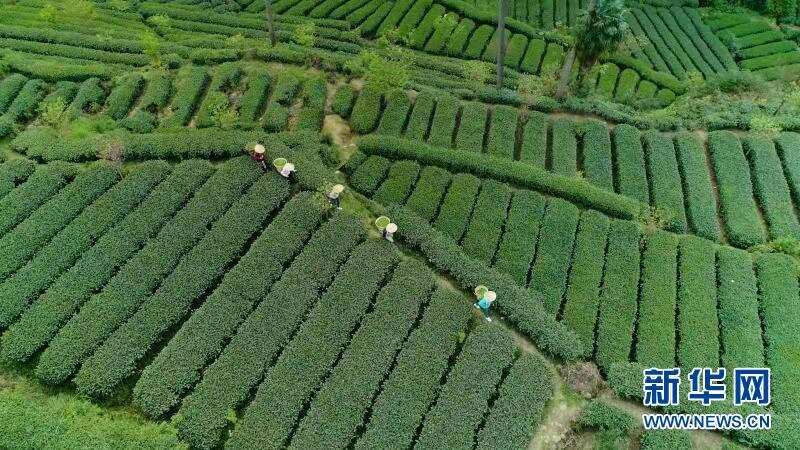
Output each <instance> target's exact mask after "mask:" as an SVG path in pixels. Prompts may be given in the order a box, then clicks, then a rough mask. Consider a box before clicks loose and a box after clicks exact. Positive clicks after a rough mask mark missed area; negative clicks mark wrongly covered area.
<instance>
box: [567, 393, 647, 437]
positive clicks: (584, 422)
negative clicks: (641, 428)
mask: <svg viewBox="0 0 800 450" xmlns="http://www.w3.org/2000/svg"><path fill="white" fill-rule="evenodd" d="M578 424H579V425H580V426H582V427H586V428H592V429H595V430H601V431H612V432H615V433H618V434H621V435H627V434H629V433H631V432H632V431H633V430H634V429H635V428H636V423H635V422H634V419H633V417H631V415H630V414H629V413H628V412H627V411H625V410H624V409H622V408H620V407H618V406H615V405H613V404H611V403H608V402H606V401H603V400H593V401H592V402H590V403H589V405H588V406H587V407H586V409H584V410H583V413H582V414H581V416H580V418H579V419H578Z"/></svg>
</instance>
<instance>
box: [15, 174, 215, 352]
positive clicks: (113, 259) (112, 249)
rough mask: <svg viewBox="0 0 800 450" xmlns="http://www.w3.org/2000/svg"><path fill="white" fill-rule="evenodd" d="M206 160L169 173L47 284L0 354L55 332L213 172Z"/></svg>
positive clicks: (28, 347) (31, 346) (38, 344)
mask: <svg viewBox="0 0 800 450" xmlns="http://www.w3.org/2000/svg"><path fill="white" fill-rule="evenodd" d="M211 171H212V168H211V166H210V165H209V164H208V163H202V162H199V161H189V162H185V163H181V164H179V165H177V166H176V167H175V168H174V169H173V171H172V174H171V175H170V176H169V177H167V179H166V180H165V181H164V182H162V183H161V184H159V185H158V186H157V187H156V188H155V189H154V190H153V191H152V192H151V193H150V195H149V196H148V197H147V198H146V199H145V200H144V201H143V202H142V203H141V204H140V205H139V206H138V207H137V208H136V209H135V210H134V211H133V212H132V213H131V214H129V215H128V216H126V217H125V219H123V220H122V221H120V222H119V223H118V224H117V225H116V226H115V227H114V228H113V229H111V230H110V231H108V232H107V233H106V234H104V235H103V236H102V237H101V238H99V239H98V240H97V242H95V243H94V245H93V246H92V248H91V249H89V250H88V251H86V252H85V253H84V254H82V255H81V256H80V259H78V261H77V262H76V263H75V264H74V265H73V266H72V267H71V268H70V269H69V270H67V271H66V272H64V273H63V274H61V275H59V276H58V278H56V279H55V280H54V281H53V283H52V284H51V285H50V287H49V289H48V292H47V293H45V294H43V295H42V296H40V297H39V298H38V299H36V300H35V301H34V303H33V304H32V305H31V307H30V308H29V309H28V310H27V311H25V312H24V313H23V315H22V316H21V318H20V319H19V320H18V321H17V322H16V323H14V324H13V325H12V326H11V327H10V328H9V330H8V331H7V332H6V334H5V335H4V336H3V341H2V344H3V345H2V353H0V354H1V355H2V356H3V357H4V358H6V359H11V360H15V361H20V362H22V361H26V360H27V359H28V358H30V357H31V356H32V355H33V354H35V353H36V352H37V351H38V350H40V349H41V348H42V347H43V346H44V345H45V344H47V342H49V341H50V339H52V337H53V336H54V335H55V334H56V333H57V332H58V330H59V329H60V328H61V326H62V325H63V324H64V323H65V322H66V321H67V320H68V319H69V318H70V317H71V316H72V314H73V313H74V312H75V311H76V310H77V308H78V307H79V306H80V305H81V304H82V303H83V301H84V300H85V299H87V298H88V297H89V296H90V295H91V294H92V293H93V292H95V291H96V290H100V289H101V288H102V287H103V286H104V285H105V284H106V283H107V282H108V280H109V279H111V277H112V276H113V274H114V273H115V270H116V269H117V268H118V267H121V266H122V265H124V263H125V261H127V260H128V259H129V258H130V257H131V256H133V255H134V254H135V253H136V251H138V250H139V249H140V248H141V247H142V246H143V245H144V244H145V242H146V241H147V239H149V238H150V237H151V236H153V235H155V234H156V233H157V232H158V230H159V229H160V228H161V226H162V225H163V224H164V223H165V222H167V221H168V220H169V219H170V217H171V216H172V215H173V214H174V213H175V212H177V211H178V209H180V207H181V206H182V205H183V204H184V202H185V201H186V200H188V199H189V197H190V196H191V195H192V193H193V192H194V190H195V189H196V188H197V187H198V186H200V185H201V184H202V183H203V182H204V181H205V180H206V178H207V177H208V176H209V175H210V174H211Z"/></svg>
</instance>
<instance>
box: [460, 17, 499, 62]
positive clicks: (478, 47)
mask: <svg viewBox="0 0 800 450" xmlns="http://www.w3.org/2000/svg"><path fill="white" fill-rule="evenodd" d="M494 31H495V29H494V28H493V27H492V26H489V25H481V26H479V27H478V29H476V30H475V32H474V33H472V35H471V36H470V39H469V42H468V43H467V47H466V48H465V49H464V53H463V56H464V57H466V58H467V59H480V57H481V55H482V54H483V50H484V49H485V48H486V45H487V44H488V43H489V39H491V37H492V34H493V33H494Z"/></svg>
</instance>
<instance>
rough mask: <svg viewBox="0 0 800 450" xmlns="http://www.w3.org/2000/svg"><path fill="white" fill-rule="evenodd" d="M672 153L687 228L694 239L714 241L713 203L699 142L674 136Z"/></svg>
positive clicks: (688, 136) (716, 236) (716, 227)
mask: <svg viewBox="0 0 800 450" xmlns="http://www.w3.org/2000/svg"><path fill="white" fill-rule="evenodd" d="M675 150H676V152H677V156H678V169H679V170H680V172H681V179H682V181H683V193H684V196H685V197H686V218H687V220H688V224H689V227H690V228H691V229H692V231H693V232H694V233H695V234H697V235H698V236H701V237H704V238H706V239H710V240H712V241H718V240H719V239H720V232H719V223H718V221H717V201H716V198H715V195H714V190H713V187H712V185H711V178H710V176H709V173H708V163H707V161H706V156H705V152H704V151H702V148H701V143H700V142H699V141H698V139H697V138H696V137H695V136H693V135H691V134H682V135H678V136H677V137H676V138H675Z"/></svg>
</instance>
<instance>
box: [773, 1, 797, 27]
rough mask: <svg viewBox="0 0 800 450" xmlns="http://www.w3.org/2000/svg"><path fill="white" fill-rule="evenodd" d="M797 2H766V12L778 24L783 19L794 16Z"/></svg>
mask: <svg viewBox="0 0 800 450" xmlns="http://www.w3.org/2000/svg"><path fill="white" fill-rule="evenodd" d="M796 9H797V0H767V12H768V13H769V15H770V16H772V17H774V18H775V21H776V22H778V23H780V22H781V21H782V19H783V18H784V17H788V16H791V15H794V12H795V10H796Z"/></svg>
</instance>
